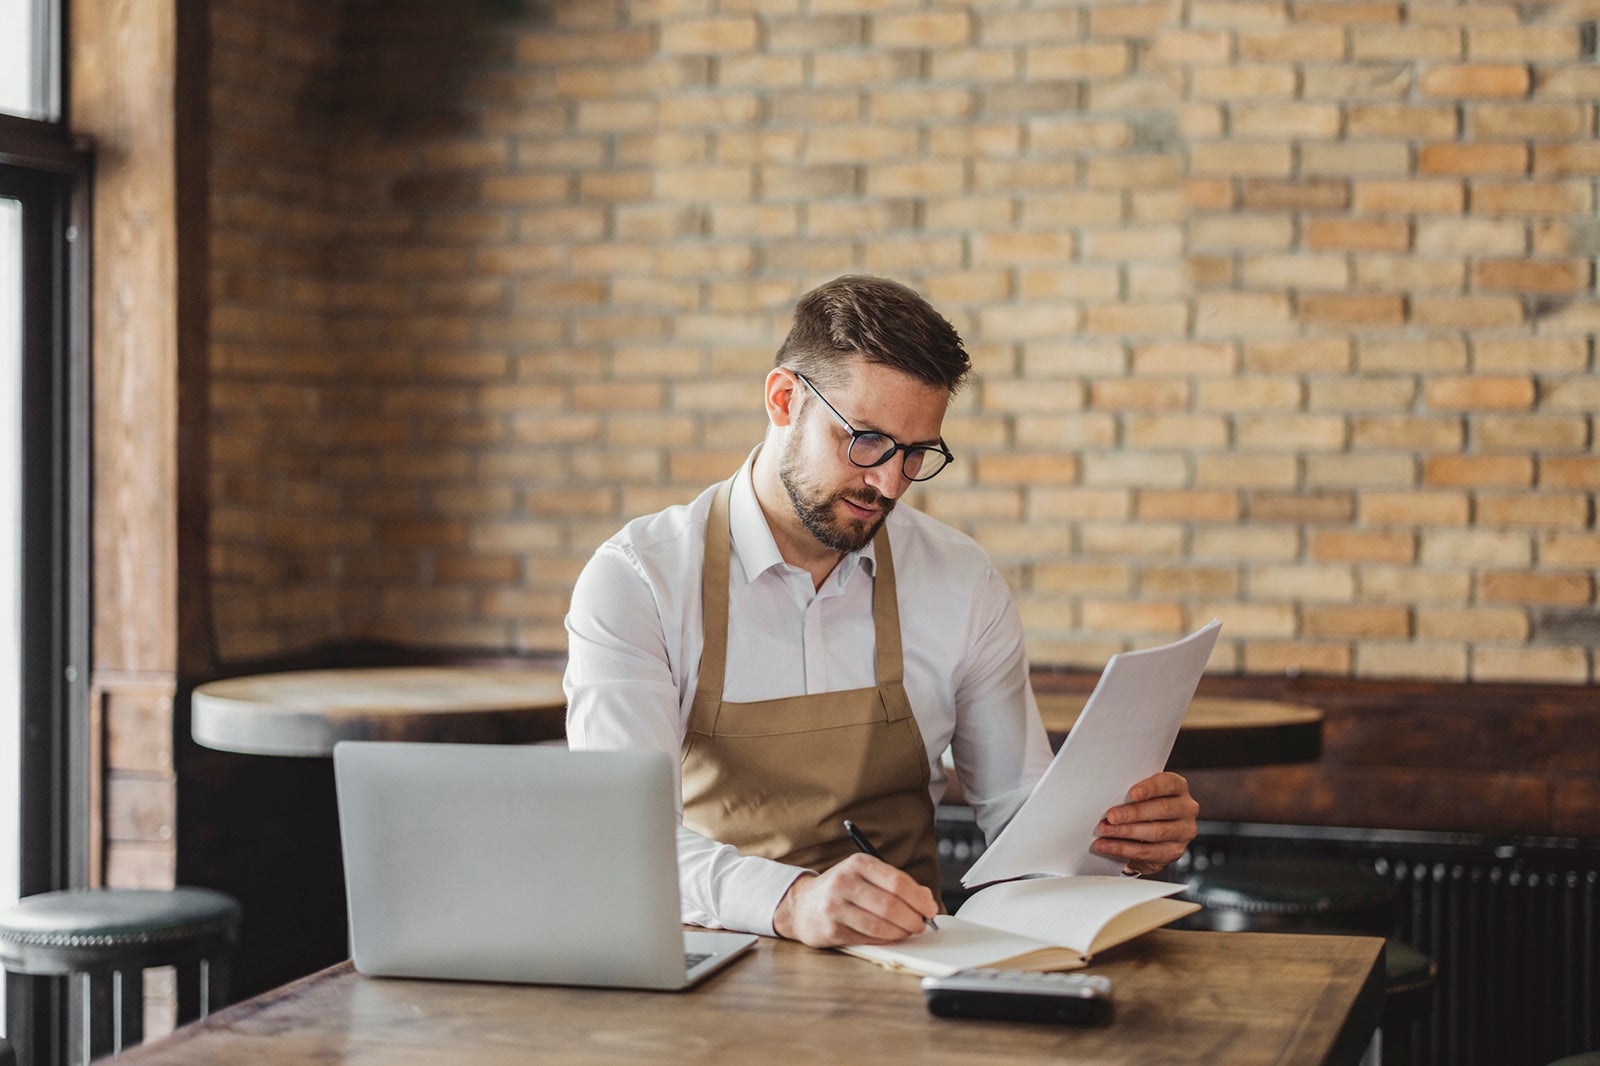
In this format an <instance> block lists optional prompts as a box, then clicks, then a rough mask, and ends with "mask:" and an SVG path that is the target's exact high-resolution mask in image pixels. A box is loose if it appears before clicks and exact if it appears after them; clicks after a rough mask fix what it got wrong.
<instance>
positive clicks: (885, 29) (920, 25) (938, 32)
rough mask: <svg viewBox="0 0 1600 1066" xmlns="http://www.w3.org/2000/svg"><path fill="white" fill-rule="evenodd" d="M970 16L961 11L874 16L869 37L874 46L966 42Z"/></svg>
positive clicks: (903, 46)
mask: <svg viewBox="0 0 1600 1066" xmlns="http://www.w3.org/2000/svg"><path fill="white" fill-rule="evenodd" d="M972 29H973V27H972V16H971V14H970V13H968V12H967V11H965V10H958V11H951V10H946V11H927V12H917V13H915V14H908V15H877V16H874V17H873V19H872V20H871V29H870V36H871V40H872V44H873V45H874V46H875V47H877V48H929V47H935V46H941V45H957V44H966V43H968V42H969V41H970V40H971V39H972Z"/></svg>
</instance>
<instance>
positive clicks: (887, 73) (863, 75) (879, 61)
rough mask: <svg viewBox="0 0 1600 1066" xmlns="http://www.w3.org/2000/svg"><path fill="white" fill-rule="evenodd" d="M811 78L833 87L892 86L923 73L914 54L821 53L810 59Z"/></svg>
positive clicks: (917, 57) (918, 59) (884, 52)
mask: <svg viewBox="0 0 1600 1066" xmlns="http://www.w3.org/2000/svg"><path fill="white" fill-rule="evenodd" d="M811 65H812V68H813V75H812V76H813V79H814V80H815V81H816V82H817V83H818V84H821V85H828V86H832V87H834V88H843V87H845V86H851V85H858V86H875V85H894V84H897V83H900V82H906V81H911V80H913V79H915V78H916V77H917V76H918V75H919V74H920V73H921V70H922V60H921V57H920V56H918V55H917V53H915V52H894V51H882V52H846V53H842V54H836V53H823V54H821V55H817V56H813V57H811Z"/></svg>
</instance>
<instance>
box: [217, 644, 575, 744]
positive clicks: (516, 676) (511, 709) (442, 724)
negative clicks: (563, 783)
mask: <svg viewBox="0 0 1600 1066" xmlns="http://www.w3.org/2000/svg"><path fill="white" fill-rule="evenodd" d="M566 706H567V699H566V695H565V694H564V693H563V692H562V689H561V671H560V670H557V669H549V668H537V667H499V666H398V667H362V668H352V669H339V670H295V671H288V672H285V673H281V674H255V675H252V676H248V677H230V678H225V679H223V680H220V681H210V682H207V683H206V684H204V685H201V686H199V687H198V688H196V689H195V690H194V713H193V723H192V725H191V727H190V731H191V732H192V733H193V735H194V739H195V740H196V742H198V743H200V744H204V745H205V746H206V747H208V748H217V749H219V750H221V751H233V752H239V753H241V754H245V755H298V756H327V755H331V754H333V745H334V744H335V743H336V742H338V741H341V740H426V741H448V742H453V743H486V744H530V743H536V742H539V741H543V740H559V739H560V738H561V737H562V736H564V735H565V732H566Z"/></svg>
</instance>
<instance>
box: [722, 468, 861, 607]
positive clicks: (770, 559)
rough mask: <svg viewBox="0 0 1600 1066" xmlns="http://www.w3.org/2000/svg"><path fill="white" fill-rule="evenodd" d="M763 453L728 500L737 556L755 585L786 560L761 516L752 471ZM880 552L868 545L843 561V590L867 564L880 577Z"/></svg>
mask: <svg viewBox="0 0 1600 1066" xmlns="http://www.w3.org/2000/svg"><path fill="white" fill-rule="evenodd" d="M760 451H761V445H759V444H758V445H756V446H755V448H754V449H753V450H752V451H751V452H750V454H749V456H747V457H746V458H745V461H744V465H743V466H741V467H740V468H739V472H738V473H737V474H735V475H734V479H733V492H732V494H731V496H730V497H729V499H728V525H729V528H730V529H731V530H732V533H733V554H734V557H735V558H736V559H738V561H739V564H740V566H742V567H743V568H744V579H745V581H746V582H753V581H755V579H756V578H758V577H760V576H761V575H762V574H764V573H766V572H767V571H768V570H771V569H772V568H773V567H775V566H781V565H783V556H782V554H780V553H779V551H778V542H777V541H775V540H773V539H772V529H771V528H770V527H769V526H768V525H767V516H766V515H764V514H762V513H761V505H760V504H759V503H757V502H756V491H755V486H754V479H753V474H752V470H753V469H754V467H755V460H756V455H757V453H759V452H760ZM876 548H877V545H876V544H874V543H872V542H868V544H867V546H866V547H865V548H862V549H861V550H860V551H854V552H851V553H849V554H848V555H846V556H845V557H844V558H843V559H841V560H839V567H838V568H837V569H836V570H835V571H834V573H835V574H837V575H838V581H839V584H840V585H841V586H842V585H844V583H845V582H847V581H849V580H850V576H851V575H852V574H854V573H855V571H856V568H857V567H858V566H862V565H863V564H864V565H865V566H866V570H867V573H869V574H873V573H877V569H878V556H877V552H876Z"/></svg>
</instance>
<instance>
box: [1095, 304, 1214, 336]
mask: <svg viewBox="0 0 1600 1066" xmlns="http://www.w3.org/2000/svg"><path fill="white" fill-rule="evenodd" d="M1188 321H1189V305H1188V303H1187V302H1186V301H1182V300H1173V301H1167V302H1160V301H1153V300H1151V301H1139V302H1135V301H1129V302H1127V303H1104V304H1094V305H1090V306H1088V307H1085V308H1084V309H1083V321H1082V325H1081V327H1080V328H1081V329H1082V330H1083V332H1084V333H1088V334H1094V335H1099V336H1141V335H1143V336H1150V335H1155V336H1171V335H1172V334H1176V333H1182V332H1183V331H1184V329H1185V327H1186V326H1187V325H1188Z"/></svg>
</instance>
